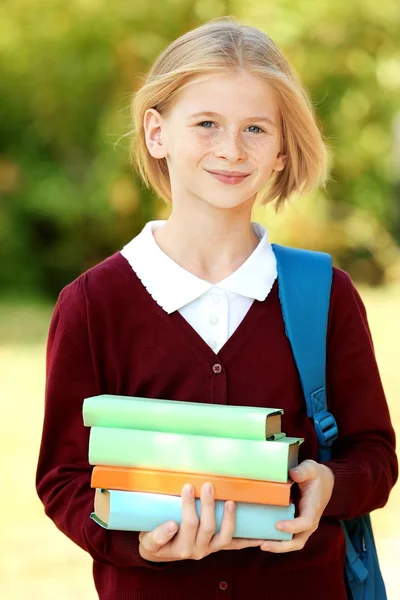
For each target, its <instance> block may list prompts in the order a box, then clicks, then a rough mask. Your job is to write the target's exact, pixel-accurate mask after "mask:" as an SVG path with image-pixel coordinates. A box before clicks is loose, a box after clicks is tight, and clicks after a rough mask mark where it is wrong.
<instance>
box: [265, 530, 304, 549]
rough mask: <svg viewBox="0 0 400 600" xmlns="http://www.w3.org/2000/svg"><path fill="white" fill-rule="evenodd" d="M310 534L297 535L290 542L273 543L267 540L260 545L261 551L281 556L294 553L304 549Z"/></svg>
mask: <svg viewBox="0 0 400 600" xmlns="http://www.w3.org/2000/svg"><path fill="white" fill-rule="evenodd" d="M310 535H311V532H304V533H298V534H297V535H295V536H294V537H293V539H292V540H290V541H284V542H275V541H272V540H268V541H267V542H264V543H263V544H261V550H263V551H264V552H273V553H274V554H283V553H284V552H294V551H296V550H301V549H302V548H304V546H305V544H306V542H307V540H308V538H309V537H310Z"/></svg>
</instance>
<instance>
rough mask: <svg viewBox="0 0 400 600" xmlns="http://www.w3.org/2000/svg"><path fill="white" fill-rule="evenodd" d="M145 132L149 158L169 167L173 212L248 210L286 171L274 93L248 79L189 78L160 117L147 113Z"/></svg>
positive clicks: (239, 75) (235, 75)
mask: <svg viewBox="0 0 400 600" xmlns="http://www.w3.org/2000/svg"><path fill="white" fill-rule="evenodd" d="M144 129H145V136H146V145H147V148H148V150H149V152H150V154H151V155H152V156H153V157H154V158H157V159H162V158H165V159H166V161H167V164H168V170H169V176H170V181H171V192H172V200H173V204H174V206H176V205H179V204H180V203H181V202H188V201H202V202H206V203H208V204H211V205H213V206H215V207H219V208H234V207H239V206H240V205H246V206H248V205H252V204H253V202H254V200H255V196H256V194H257V192H258V191H259V190H260V189H261V188H262V187H264V186H265V184H266V183H267V182H268V180H269V178H270V176H271V174H272V173H273V171H280V170H282V169H283V168H284V164H285V157H284V156H282V154H281V152H280V150H281V135H282V134H281V116H280V112H279V106H278V102H277V98H276V93H275V91H274V90H273V88H272V87H271V86H270V85H269V84H268V83H267V82H266V81H265V80H263V79H262V78H261V77H258V76H255V75H253V74H251V73H249V72H247V71H240V72H231V71H228V72H224V73H216V74H211V75H201V76H198V77H195V78H194V79H193V80H192V81H191V82H190V85H188V86H186V87H184V88H183V89H182V90H180V91H179V92H178V93H177V95H176V96H175V98H174V100H173V102H172V105H171V107H170V108H169V110H168V111H167V113H166V114H165V115H160V113H158V112H157V111H156V110H154V109H149V110H148V111H146V114H145V117H144ZM218 171H219V172H220V173H217V172H218Z"/></svg>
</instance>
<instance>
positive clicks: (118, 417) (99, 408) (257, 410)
mask: <svg viewBox="0 0 400 600" xmlns="http://www.w3.org/2000/svg"><path fill="white" fill-rule="evenodd" d="M282 413H283V410H282V409H278V408H262V407H255V406H230V405H222V404H206V403H201V402H183V401H178V400H162V399H152V398H139V397H135V396H114V395H110V394H104V395H101V396H92V397H90V398H85V400H84V403H83V422H84V424H85V425H86V426H88V427H92V426H96V427H121V428H122V429H144V430H147V431H164V432H170V433H187V434H191V435H205V436H213V437H229V438H242V439H245V440H265V439H273V438H274V437H279V436H280V435H281V436H282V434H281V415H282Z"/></svg>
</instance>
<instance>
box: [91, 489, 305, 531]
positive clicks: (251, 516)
mask: <svg viewBox="0 0 400 600" xmlns="http://www.w3.org/2000/svg"><path fill="white" fill-rule="evenodd" d="M108 491H109V493H110V515H109V521H108V524H107V525H106V524H104V523H102V522H101V521H100V520H98V519H97V517H96V515H95V513H92V514H91V517H92V519H93V520H95V521H96V522H97V523H98V524H99V525H102V526H103V527H105V528H106V529H111V530H122V531H152V530H153V529H155V528H156V527H158V526H159V525H161V524H162V523H165V522H166V521H169V520H173V521H176V522H177V523H178V524H179V525H180V524H181V518H182V505H181V499H180V498H179V497H177V496H167V495H162V494H146V493H141V492H125V491H119V490H108ZM196 509H197V513H198V515H199V516H200V500H196ZM223 510H224V502H222V501H220V500H217V501H216V502H215V518H216V527H217V528H216V532H218V531H219V528H220V526H221V521H222V516H223ZM293 518H294V505H293V504H290V505H289V506H285V507H284V506H269V505H261V504H245V503H240V502H239V503H237V504H236V527H235V532H234V534H233V537H238V538H249V539H265V540H268V539H270V540H290V539H292V536H291V534H288V533H285V532H282V531H278V530H277V529H275V523H277V521H280V520H288V519H293Z"/></svg>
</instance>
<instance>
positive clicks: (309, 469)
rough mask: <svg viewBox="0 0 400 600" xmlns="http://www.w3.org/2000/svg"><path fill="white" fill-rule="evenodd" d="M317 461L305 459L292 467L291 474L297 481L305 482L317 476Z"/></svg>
mask: <svg viewBox="0 0 400 600" xmlns="http://www.w3.org/2000/svg"><path fill="white" fill-rule="evenodd" d="M316 467H317V463H316V462H315V461H313V460H309V459H308V460H304V461H303V462H301V463H300V464H299V465H297V467H295V468H294V469H290V471H289V476H290V478H291V479H292V480H293V481H295V482H296V483H303V482H304V481H308V480H309V479H315V478H316V477H317V468H316Z"/></svg>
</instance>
